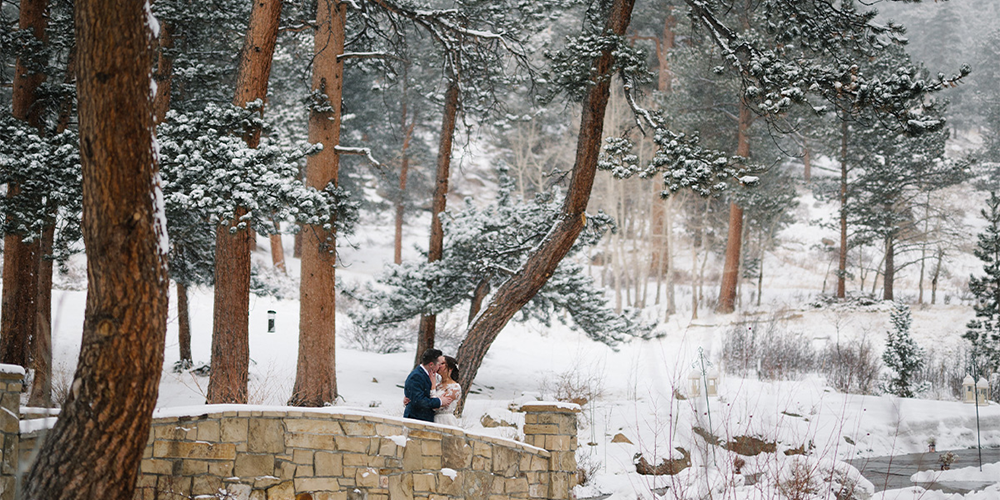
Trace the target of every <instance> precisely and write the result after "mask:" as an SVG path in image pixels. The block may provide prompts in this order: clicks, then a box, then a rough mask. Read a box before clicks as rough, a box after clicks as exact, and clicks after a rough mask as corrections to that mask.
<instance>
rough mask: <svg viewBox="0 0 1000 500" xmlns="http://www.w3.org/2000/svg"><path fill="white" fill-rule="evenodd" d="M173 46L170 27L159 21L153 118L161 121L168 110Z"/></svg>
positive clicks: (158, 121) (172, 69) (171, 81)
mask: <svg viewBox="0 0 1000 500" xmlns="http://www.w3.org/2000/svg"><path fill="white" fill-rule="evenodd" d="M173 48H174V37H173V32H172V27H171V26H170V24H168V23H166V22H161V23H160V39H159V50H158V51H157V58H156V61H157V62H156V73H155V74H154V76H153V78H154V80H155V81H156V97H155V98H154V99H153V120H154V121H155V122H156V123H158V124H159V123H163V120H164V119H165V118H166V116H167V111H169V110H170V87H171V84H172V83H173V79H174V58H173V56H171V55H170V50H171V49H173Z"/></svg>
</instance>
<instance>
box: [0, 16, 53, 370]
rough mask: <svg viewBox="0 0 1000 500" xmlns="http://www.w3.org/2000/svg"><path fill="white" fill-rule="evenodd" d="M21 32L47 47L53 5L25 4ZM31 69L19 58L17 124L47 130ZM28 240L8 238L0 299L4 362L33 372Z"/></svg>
mask: <svg viewBox="0 0 1000 500" xmlns="http://www.w3.org/2000/svg"><path fill="white" fill-rule="evenodd" d="M19 8H20V14H19V18H18V29H21V30H28V31H30V32H31V35H32V36H33V37H34V38H35V39H37V40H40V41H42V43H45V42H46V36H45V28H46V25H47V23H46V19H47V16H46V10H47V9H48V1H47V0H23V1H22V2H21V3H20V7H19ZM29 67H30V65H29V64H27V63H26V61H24V60H23V59H22V58H18V59H17V61H16V64H15V71H14V82H13V84H14V89H13V93H12V96H11V99H12V103H11V104H12V110H11V111H12V114H13V116H14V118H16V119H18V120H21V121H24V122H27V123H28V124H29V125H31V126H33V127H35V128H37V129H40V130H41V128H42V114H43V113H42V111H43V109H42V105H41V102H40V101H39V99H38V95H37V93H38V88H39V87H40V86H41V85H42V83H43V82H44V81H45V76H46V75H45V74H44V73H34V72H32V71H30V69H29ZM19 192H20V189H19V188H18V186H17V184H14V183H11V184H8V186H7V196H9V197H13V196H16V195H17V194H18V193H19ZM25 236H26V235H23V234H15V233H10V234H6V235H4V262H3V291H2V292H0V293H2V297H0V304H2V305H0V307H2V311H0V362H2V363H7V364H13V365H20V366H23V367H27V366H28V363H29V360H30V354H31V353H30V344H31V336H32V335H33V334H34V331H35V319H36V311H35V309H36V305H37V302H36V301H37V298H38V297H37V295H38V277H37V275H36V272H37V271H38V262H39V258H40V256H41V251H40V248H39V241H38V238H37V237H36V238H35V239H34V241H30V242H25V241H24V237H25Z"/></svg>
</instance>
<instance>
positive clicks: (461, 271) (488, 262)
mask: <svg viewBox="0 0 1000 500" xmlns="http://www.w3.org/2000/svg"><path fill="white" fill-rule="evenodd" d="M499 178H500V179H499V181H500V190H499V193H498V197H497V201H496V203H494V204H491V205H488V206H486V207H483V208H476V207H475V205H473V202H472V200H471V199H466V203H465V207H464V209H463V210H462V211H455V210H448V211H446V212H444V213H443V214H442V215H443V217H442V222H443V232H444V248H443V252H442V258H441V259H438V260H436V261H434V262H404V263H403V264H402V265H398V266H396V265H392V266H389V267H388V268H387V269H386V272H385V273H384V274H383V275H382V276H381V277H380V278H379V280H378V281H379V286H376V287H372V286H369V287H367V289H366V290H364V291H363V292H362V291H360V290H351V291H348V292H347V293H349V294H351V295H353V296H354V297H355V298H358V299H360V300H361V301H362V303H363V304H364V305H365V306H366V307H365V308H364V309H363V310H355V311H352V312H351V313H350V314H351V317H352V319H353V320H354V321H355V323H356V324H358V325H359V326H361V327H362V328H363V329H369V330H370V329H377V328H383V327H385V326H386V325H387V324H394V323H399V322H402V321H405V320H408V319H410V318H413V317H415V316H420V315H426V314H434V315H437V314H439V313H442V312H444V311H447V310H451V309H453V308H456V307H457V306H459V305H460V304H468V307H469V314H468V318H469V321H470V322H471V321H472V320H473V319H474V318H475V317H476V315H477V314H478V313H479V311H480V308H481V306H482V302H483V300H484V299H485V298H486V295H487V294H488V293H489V291H490V290H491V289H494V288H497V287H499V286H502V285H503V283H504V282H505V281H507V279H509V277H510V275H511V274H512V270H514V269H518V268H519V267H521V265H522V263H523V262H524V260H525V259H526V258H527V254H528V252H529V251H530V250H531V248H533V247H534V246H536V245H537V244H539V243H540V242H541V241H542V240H543V238H544V237H545V235H546V233H547V232H548V229H549V227H550V225H551V221H552V219H553V217H555V215H556V214H557V213H558V211H559V206H560V204H561V203H562V201H563V200H562V198H561V196H559V194H558V193H559V190H558V189H557V188H553V189H550V190H549V191H547V192H544V193H539V194H538V195H537V196H535V198H534V199H533V200H531V201H525V200H522V199H521V198H520V197H519V196H518V195H516V194H515V190H516V188H515V182H514V180H513V179H512V178H511V177H510V176H509V175H507V169H506V168H500V169H499ZM611 227H613V221H612V220H611V219H610V217H608V216H607V215H605V214H603V213H596V214H590V215H588V216H587V228H586V229H585V230H584V231H583V233H582V234H581V236H580V238H579V239H578V240H577V243H576V245H574V247H573V249H572V250H571V251H570V253H569V256H572V255H576V254H579V253H580V251H581V250H582V249H583V248H586V247H589V246H593V245H596V244H597V242H598V241H599V240H600V238H601V236H602V235H603V234H604V233H605V232H606V231H607V230H608V229H609V228H611ZM563 312H565V313H568V314H569V316H570V317H571V318H572V321H568V320H567V318H566V317H565V315H563V314H561V313H563ZM553 317H555V318H558V319H559V321H561V322H563V323H564V324H570V326H571V327H572V328H574V329H575V328H580V329H581V330H583V331H584V333H586V335H587V336H588V337H590V338H591V339H593V340H595V341H598V342H603V343H605V344H608V345H611V346H612V347H614V346H616V345H617V344H619V343H620V342H622V341H623V340H625V339H627V338H629V337H640V338H644V337H647V336H648V334H649V332H650V331H651V329H652V325H649V324H645V323H644V322H642V321H641V320H640V319H639V318H638V311H627V312H626V313H624V314H615V312H614V311H613V310H612V309H611V308H610V307H608V304H607V300H606V299H605V297H604V291H603V290H601V289H600V288H598V287H597V286H595V284H594V281H593V279H592V278H590V277H589V276H587V274H586V271H585V269H584V268H583V266H581V265H579V264H577V263H574V262H573V261H572V260H569V259H564V260H563V261H562V262H561V263H560V264H559V267H557V268H556V269H555V271H554V272H553V274H552V276H551V277H550V278H549V281H548V282H547V283H546V284H545V286H544V287H542V289H541V290H539V292H538V294H536V295H535V296H534V297H533V298H532V299H531V301H529V302H528V303H527V304H525V306H524V307H523V308H522V309H521V314H520V315H518V317H516V318H515V319H517V320H520V321H525V320H528V319H535V320H538V321H539V322H541V323H543V324H545V325H550V324H551V322H552V319H553Z"/></svg>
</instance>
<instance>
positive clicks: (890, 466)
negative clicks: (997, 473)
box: [850, 448, 1000, 493]
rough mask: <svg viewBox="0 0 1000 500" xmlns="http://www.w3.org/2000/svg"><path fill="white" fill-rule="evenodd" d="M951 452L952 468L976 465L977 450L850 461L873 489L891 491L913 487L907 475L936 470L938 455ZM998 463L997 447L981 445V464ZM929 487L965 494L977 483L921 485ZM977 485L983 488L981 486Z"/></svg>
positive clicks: (999, 458)
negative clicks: (870, 483)
mask: <svg viewBox="0 0 1000 500" xmlns="http://www.w3.org/2000/svg"><path fill="white" fill-rule="evenodd" d="M949 451H951V452H952V453H954V454H955V456H956V457H957V458H956V459H955V462H954V463H953V464H951V468H952V469H961V468H962V467H978V466H979V451H978V450H975V449H962V450H944V451H936V452H934V453H911V454H909V455H896V456H892V457H870V458H857V459H854V460H852V461H850V463H851V465H853V466H854V467H857V468H858V470H860V471H861V474H862V475H864V476H865V478H866V479H868V480H869V481H871V482H872V484H874V485H875V491H882V490H894V489H900V488H908V487H910V486H913V483H912V482H910V476H912V475H913V474H915V473H917V472H920V471H922V470H938V469H939V468H940V465H939V464H938V457H940V456H941V455H943V454H945V453H948V452H949ZM995 462H1000V448H983V464H991V463H995ZM920 486H923V487H925V488H927V489H929V490H939V491H943V492H945V493H967V492H968V491H970V490H971V489H973V488H975V487H976V486H974V485H970V487H968V488H963V487H962V485H960V484H950V483H946V484H929V485H927V484H921V485H920ZM979 487H982V486H981V485H980V486H979Z"/></svg>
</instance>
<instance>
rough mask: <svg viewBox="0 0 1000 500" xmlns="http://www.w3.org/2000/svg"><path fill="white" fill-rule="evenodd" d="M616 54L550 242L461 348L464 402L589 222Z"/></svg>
mask: <svg viewBox="0 0 1000 500" xmlns="http://www.w3.org/2000/svg"><path fill="white" fill-rule="evenodd" d="M633 5H634V0H614V2H613V3H612V5H611V7H610V10H609V14H608V18H607V21H606V24H605V26H604V30H603V31H604V33H605V34H606V35H617V36H622V35H624V34H625V29H626V28H627V27H628V24H629V20H630V18H631V16H632V7H633ZM613 61H614V58H613V56H612V53H611V51H610V50H605V51H602V52H601V54H600V55H599V56H598V57H597V58H596V59H595V60H594V61H593V63H592V66H591V68H592V70H593V72H592V74H596V75H598V76H599V77H600V78H598V79H597V81H596V82H595V83H594V84H593V86H591V87H590V90H589V91H588V92H587V96H586V97H585V98H584V100H583V112H582V114H581V117H580V134H579V137H578V139H577V149H576V161H575V163H574V165H573V173H572V177H571V178H570V182H569V189H568V190H567V192H566V198H565V201H564V202H563V206H562V209H561V213H560V215H559V216H558V218H557V219H556V221H555V224H554V225H553V227H552V230H551V231H550V232H549V234H548V236H547V237H546V239H545V241H544V242H542V243H541V244H539V246H538V247H537V248H536V249H535V250H534V251H532V252H531V254H530V255H529V256H528V260H527V261H526V262H525V263H524V265H523V266H521V268H520V269H519V270H518V271H517V272H516V273H514V275H512V276H511V277H510V279H509V280H507V281H506V282H504V284H503V285H501V286H500V288H499V289H498V290H497V291H496V292H495V293H494V294H493V298H492V299H491V300H490V302H489V304H487V305H486V308H485V309H484V310H483V311H482V312H480V313H479V315H478V316H477V317H476V320H475V321H474V322H473V323H472V325H470V327H469V330H468V333H467V335H466V337H465V340H464V341H462V345H461V346H460V347H459V348H458V361H459V364H460V365H461V366H462V375H461V377H460V378H459V383H460V384H461V385H462V400H461V401H460V403H459V407H460V409H461V407H463V406H464V404H465V398H466V397H467V395H468V394H469V389H470V388H471V386H472V381H473V380H474V379H475V378H476V374H477V373H478V372H479V367H480V366H482V363H483V359H484V358H485V356H486V352H487V351H488V350H489V348H490V346H491V345H492V344H493V341H494V340H496V337H497V335H498V334H499V333H500V330H501V329H502V328H503V327H504V325H506V324H507V322H508V321H510V318H511V317H513V316H514V314H516V313H517V311H518V310H520V309H521V307H523V306H524V305H525V304H526V303H528V301H529V300H531V298H532V297H534V296H535V294H536V293H537V292H538V290H539V289H541V287H542V286H544V285H545V283H546V282H547V281H548V279H549V277H550V276H552V272H553V271H554V270H555V268H556V266H558V265H559V261H561V260H562V258H563V257H565V256H566V253H567V252H569V250H570V248H571V247H572V245H573V242H574V241H576V237H577V236H578V235H579V234H580V231H582V230H583V228H584V226H585V225H586V209H587V202H588V201H589V200H590V190H591V188H592V187H593V185H594V175H595V174H596V172H597V158H598V155H599V154H600V148H601V135H602V133H603V129H604V111H605V108H606V107H607V104H608V94H609V86H610V80H611V79H610V78H608V76H609V73H610V71H611V67H612V63H613Z"/></svg>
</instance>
